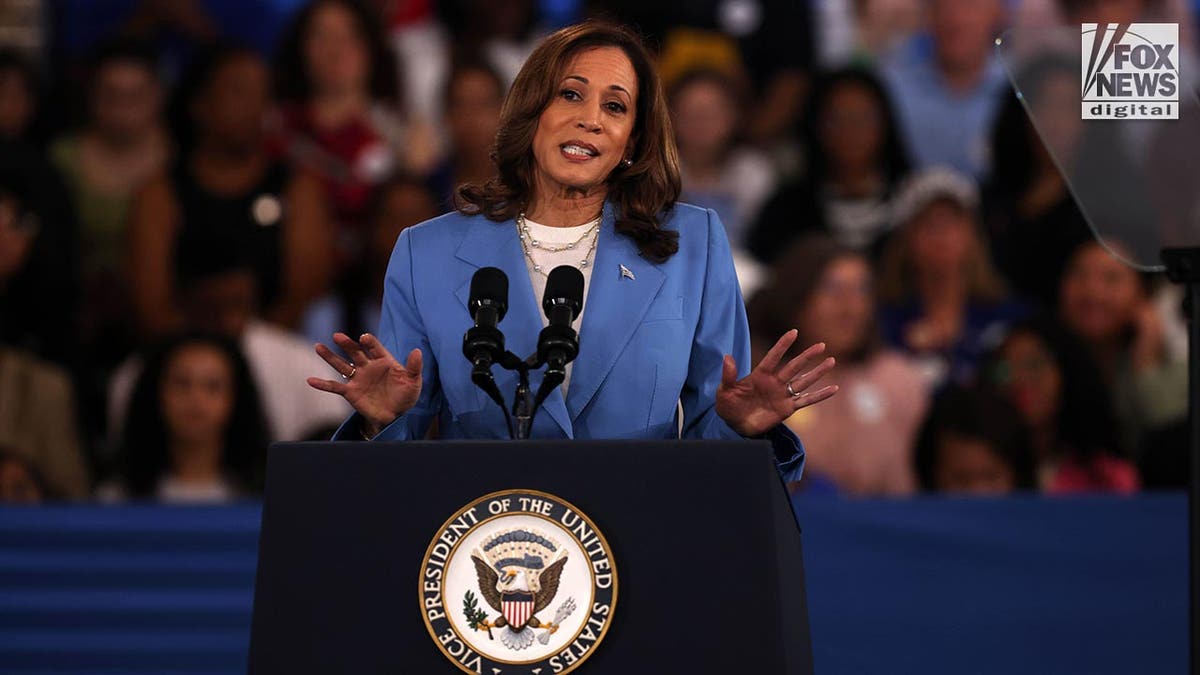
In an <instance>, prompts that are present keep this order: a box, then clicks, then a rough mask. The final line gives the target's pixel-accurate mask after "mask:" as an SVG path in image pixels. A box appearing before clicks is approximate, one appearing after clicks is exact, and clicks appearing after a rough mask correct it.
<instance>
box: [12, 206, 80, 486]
mask: <svg viewBox="0 0 1200 675" xmlns="http://www.w3.org/2000/svg"><path fill="white" fill-rule="evenodd" d="M0 218H2V216H0ZM2 227H3V225H0V228H2ZM0 446H5V447H7V448H9V449H10V451H11V452H12V454H13V455H14V456H16V457H18V458H20V459H21V460H22V461H24V462H25V463H27V464H28V465H29V466H30V467H32V468H33V469H35V470H36V471H37V473H38V475H39V476H41V477H43V478H44V479H45V485H46V487H47V489H48V490H49V491H51V492H52V493H53V494H54V495H57V496H60V497H65V498H70V499H80V498H82V497H86V496H87V494H88V490H89V488H90V486H89V484H88V480H89V478H88V468H87V463H86V462H85V461H84V458H83V452H82V450H81V446H80V440H79V426H78V424H77V423H76V419H75V394H74V388H73V387H72V386H71V379H70V377H68V375H67V373H66V372H65V371H64V370H62V369H61V368H59V367H57V366H54V365H51V364H49V363H47V362H45V361H42V360H40V359H38V358H36V357H34V356H32V355H30V354H28V353H27V352H22V351H18V350H15V349H10V348H7V347H0Z"/></svg>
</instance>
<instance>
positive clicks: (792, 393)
mask: <svg viewBox="0 0 1200 675" xmlns="http://www.w3.org/2000/svg"><path fill="white" fill-rule="evenodd" d="M787 393H788V396H791V397H792V398H799V396H800V394H801V393H803V392H799V391H796V390H795V389H792V383H791V382H788V383H787Z"/></svg>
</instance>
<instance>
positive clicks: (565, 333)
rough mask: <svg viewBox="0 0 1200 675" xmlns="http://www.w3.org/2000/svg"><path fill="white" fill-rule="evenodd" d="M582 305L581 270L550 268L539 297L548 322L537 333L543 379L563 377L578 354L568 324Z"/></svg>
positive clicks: (575, 337) (556, 380)
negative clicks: (567, 366)
mask: <svg viewBox="0 0 1200 675" xmlns="http://www.w3.org/2000/svg"><path fill="white" fill-rule="evenodd" d="M582 308H583V273H581V272H580V271H579V270H577V269H575V268H574V267H571V266H570V265H562V266H559V267H555V268H554V269H553V270H550V275H549V276H548V277H547V278H546V293H545V295H543V296H542V311H544V312H546V318H547V319H548V320H549V324H548V325H547V326H546V327H545V328H543V329H542V332H541V334H540V335H538V347H537V349H538V353H537V358H538V361H539V362H543V363H545V364H546V376H545V380H543V383H545V381H546V380H553V381H554V385H553V386H558V385H559V384H562V381H563V379H565V378H566V375H567V372H566V365H567V364H568V363H570V362H571V361H573V360H574V359H575V357H576V356H577V355H578V354H579V336H578V335H577V334H576V333H575V329H574V328H572V327H571V324H572V323H573V322H574V321H575V317H577V316H579V311H580V309H582Z"/></svg>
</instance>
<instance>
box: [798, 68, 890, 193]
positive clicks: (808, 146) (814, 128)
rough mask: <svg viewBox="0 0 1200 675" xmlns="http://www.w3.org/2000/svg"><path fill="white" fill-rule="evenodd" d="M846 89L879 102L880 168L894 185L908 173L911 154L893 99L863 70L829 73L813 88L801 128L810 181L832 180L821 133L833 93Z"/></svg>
mask: <svg viewBox="0 0 1200 675" xmlns="http://www.w3.org/2000/svg"><path fill="white" fill-rule="evenodd" d="M845 86H855V87H861V88H863V89H865V90H866V91H867V93H869V94H870V95H871V98H872V99H874V100H875V107H876V108H877V109H878V110H879V114H880V117H881V123H882V124H883V147H881V148H880V152H881V155H880V157H879V161H880V163H881V166H880V168H882V169H883V172H884V174H885V176H886V177H887V182H888V184H889V185H892V184H894V183H896V182H897V181H899V180H900V179H901V178H902V177H903V176H904V175H905V174H907V173H908V170H909V166H910V165H909V160H908V151H907V149H906V148H905V146H904V139H903V138H902V137H901V136H900V128H899V126H898V124H897V122H896V112H895V108H894V107H893V106H892V99H891V97H890V96H889V95H888V93H887V90H886V89H884V87H883V83H881V82H880V81H879V77H878V76H876V75H875V73H873V72H872V71H870V70H868V69H866V68H863V67H859V66H850V67H846V68H840V69H838V70H832V71H829V72H827V73H825V74H823V75H821V77H820V78H819V79H818V80H817V82H816V84H814V85H813V90H812V94H811V95H810V96H811V98H810V99H809V104H808V106H807V110H806V111H805V113H804V118H803V120H802V121H801V127H800V130H801V137H802V139H803V141H804V152H805V166H806V170H807V171H808V172H809V176H810V179H812V180H814V181H816V182H819V181H820V180H822V179H824V178H825V177H826V176H828V173H829V158H828V157H827V156H826V155H825V148H824V147H823V145H822V143H821V137H822V136H823V135H824V134H823V132H822V130H821V117H822V116H823V115H824V114H825V108H826V107H827V106H828V103H829V99H830V97H831V96H832V95H833V92H834V91H836V90H837V89H839V88H841V87H845Z"/></svg>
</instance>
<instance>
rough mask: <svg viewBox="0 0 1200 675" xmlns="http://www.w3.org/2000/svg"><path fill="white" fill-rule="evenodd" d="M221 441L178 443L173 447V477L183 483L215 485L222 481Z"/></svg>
mask: <svg viewBox="0 0 1200 675" xmlns="http://www.w3.org/2000/svg"><path fill="white" fill-rule="evenodd" d="M221 451H222V447H221V443H220V442H219V441H196V442H189V441H176V442H175V443H173V444H172V445H171V448H170V452H171V475H172V476H174V477H175V478H176V479H178V480H179V481H180V482H183V483H215V482H217V481H220V480H221V477H222V472H221V454H222V453H221Z"/></svg>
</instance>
